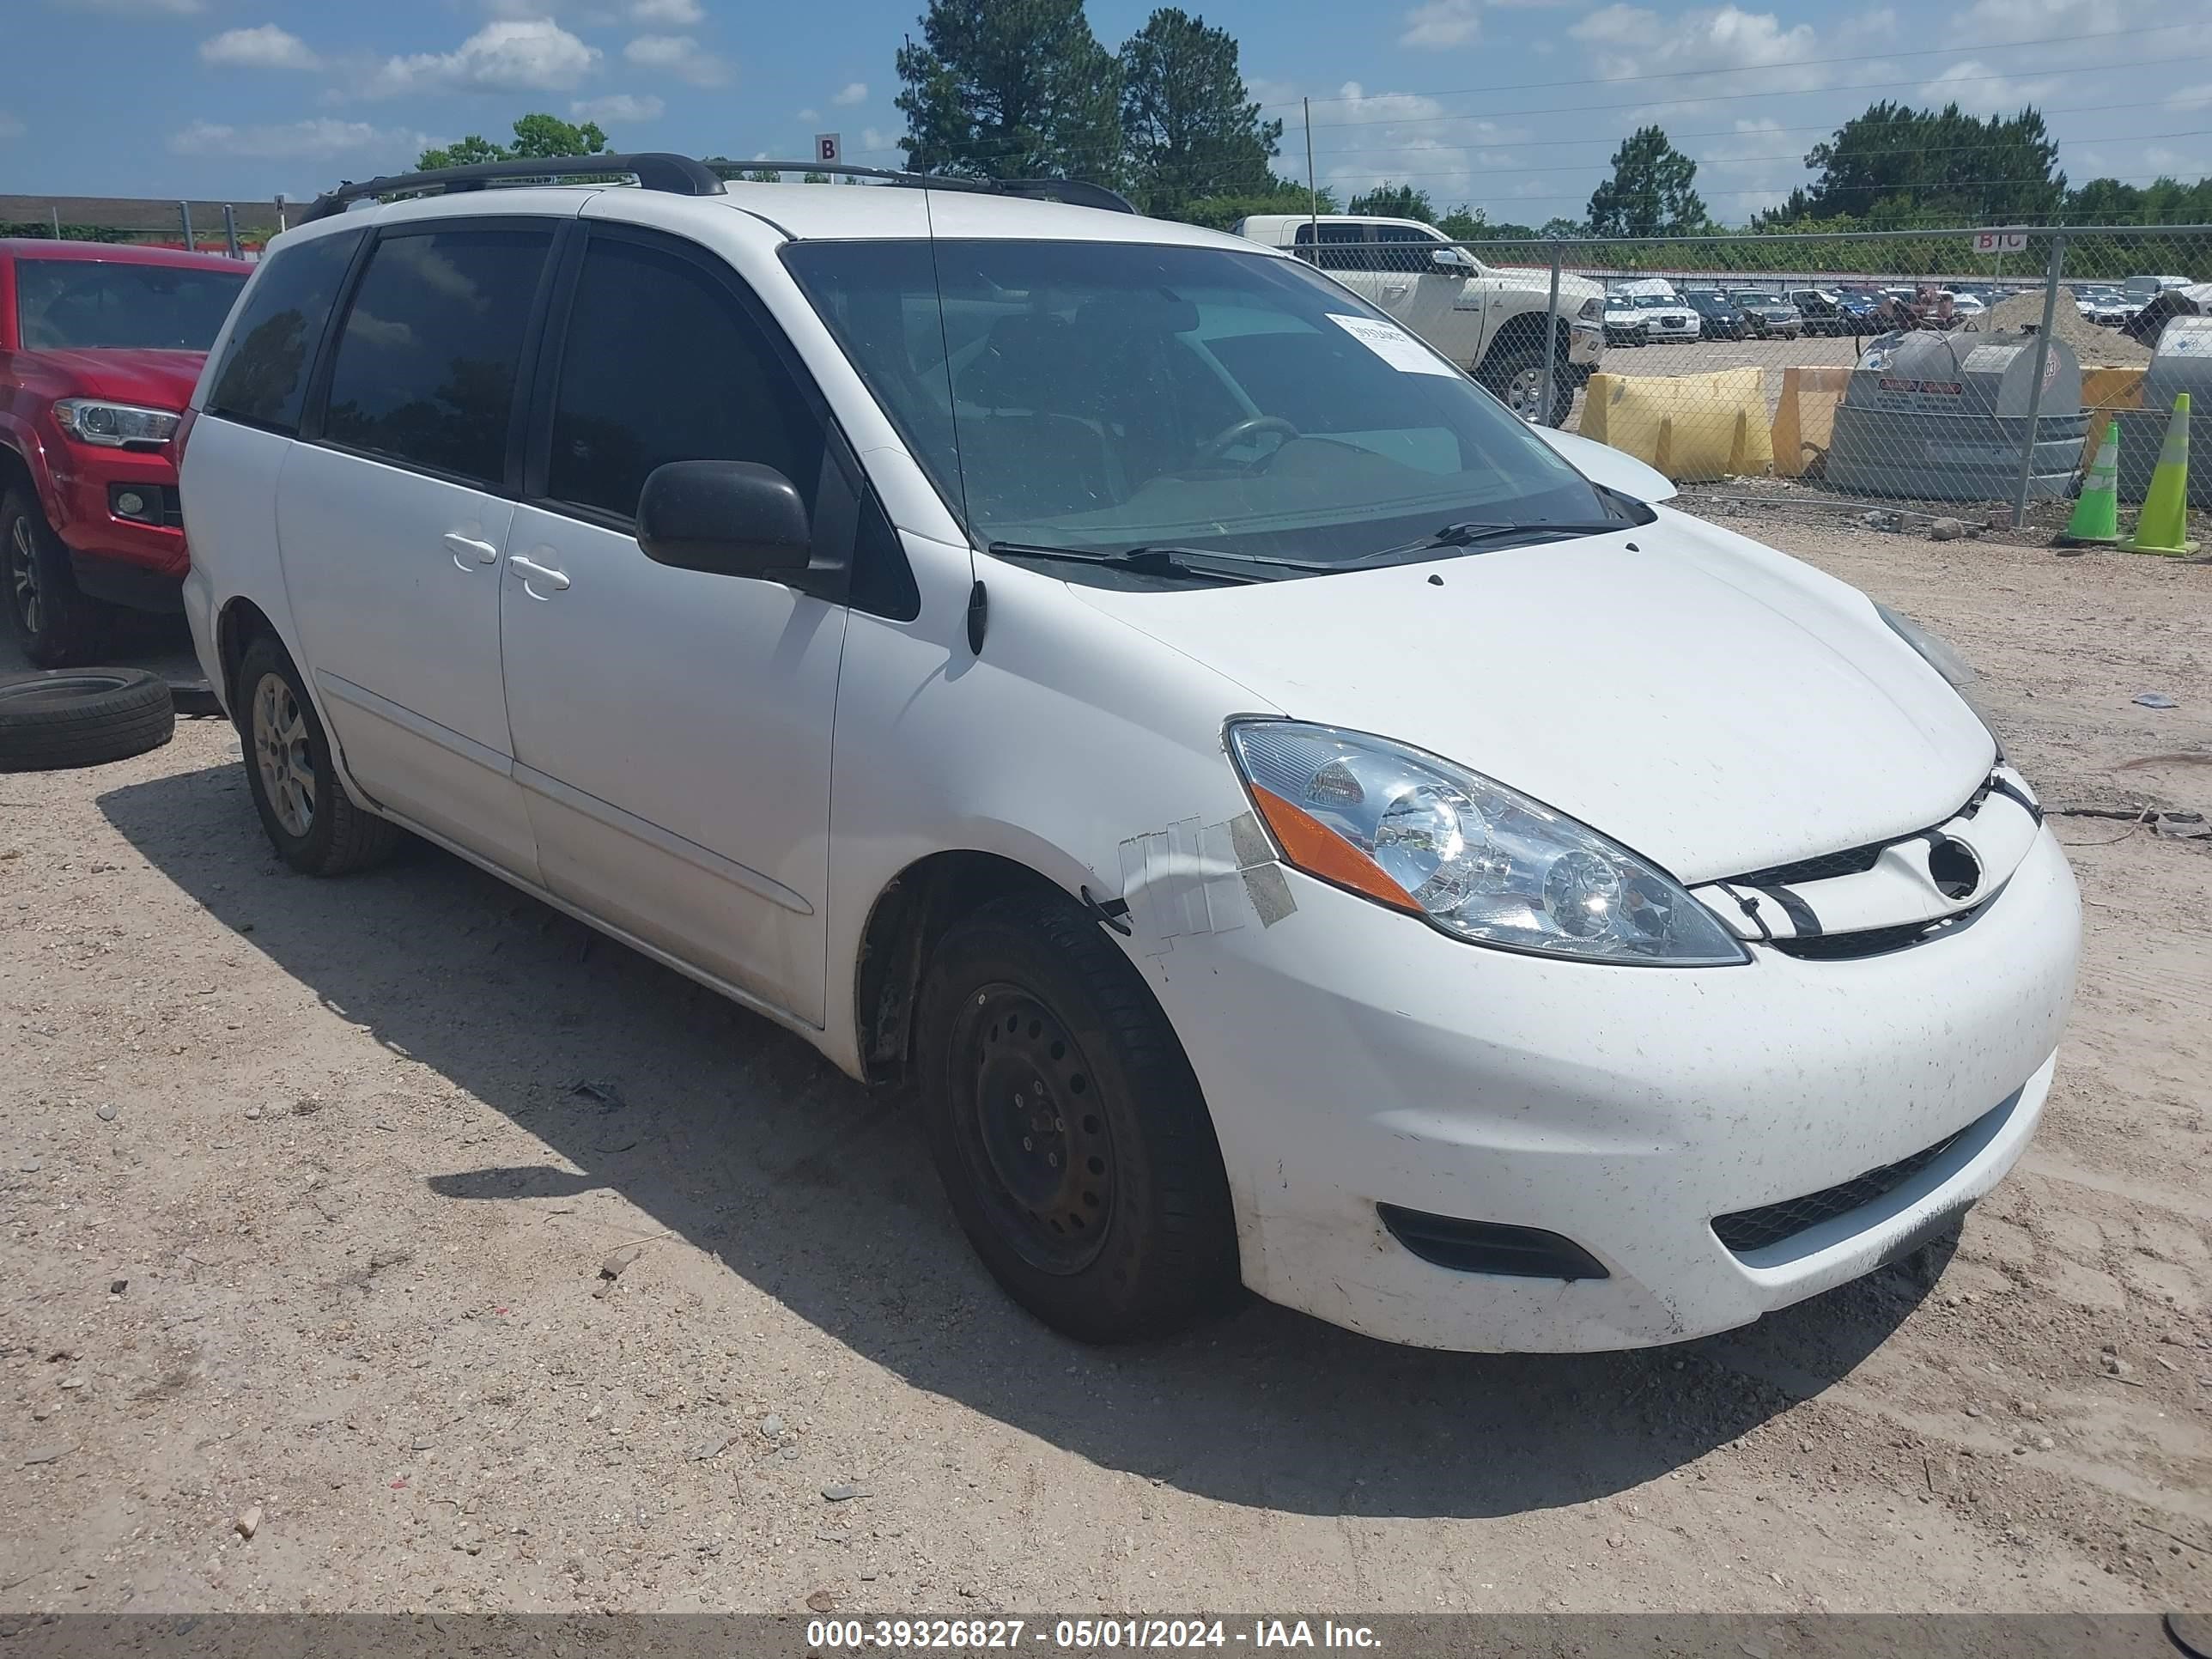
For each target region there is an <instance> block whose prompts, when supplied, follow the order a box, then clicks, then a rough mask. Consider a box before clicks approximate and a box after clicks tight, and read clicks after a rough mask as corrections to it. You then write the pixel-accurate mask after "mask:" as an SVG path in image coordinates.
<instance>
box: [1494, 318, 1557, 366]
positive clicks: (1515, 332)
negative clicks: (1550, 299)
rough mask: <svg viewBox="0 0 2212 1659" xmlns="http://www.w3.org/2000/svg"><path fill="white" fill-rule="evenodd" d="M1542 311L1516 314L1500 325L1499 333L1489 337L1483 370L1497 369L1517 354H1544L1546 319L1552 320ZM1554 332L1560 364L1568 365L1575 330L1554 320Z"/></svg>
mask: <svg viewBox="0 0 2212 1659" xmlns="http://www.w3.org/2000/svg"><path fill="white" fill-rule="evenodd" d="M1550 315H1551V313H1548V312H1547V311H1546V310H1545V309H1544V308H1543V307H1541V306H1537V307H1531V308H1530V309H1528V310H1527V311H1522V312H1516V313H1514V314H1513V315H1512V316H1510V317H1508V318H1507V319H1505V320H1504V322H1503V323H1502V324H1500V325H1498V332H1497V333H1495V334H1493V335H1492V336H1491V337H1490V344H1489V345H1488V346H1487V347H1486V348H1485V349H1484V351H1483V354H1482V363H1481V367H1482V368H1484V369H1490V368H1496V367H1497V366H1498V363H1500V362H1503V361H1504V359H1505V358H1507V357H1509V356H1511V355H1512V354H1513V353H1515V352H1516V351H1532V350H1533V351H1541V350H1542V349H1544V319H1545V318H1546V317H1547V316H1550ZM1552 324H1553V333H1555V334H1556V335H1557V336H1558V337H1559V362H1560V363H1561V364H1563V365H1564V364H1565V362H1566V361H1567V352H1568V349H1569V348H1570V347H1571V346H1572V345H1573V344H1574V328H1573V325H1571V324H1570V323H1569V322H1568V321H1567V319H1565V318H1564V317H1558V316H1553V317H1552Z"/></svg>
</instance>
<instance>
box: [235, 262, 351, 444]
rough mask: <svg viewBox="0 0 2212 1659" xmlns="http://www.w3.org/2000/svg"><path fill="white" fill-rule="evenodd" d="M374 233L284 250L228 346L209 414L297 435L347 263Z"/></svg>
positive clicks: (265, 273)
mask: <svg viewBox="0 0 2212 1659" xmlns="http://www.w3.org/2000/svg"><path fill="white" fill-rule="evenodd" d="M367 234H368V232H367V231H366V230H354V231H343V232H339V233H337V234H332V235H329V236H319V237H317V238H316V239H315V240H313V241H312V242H302V243H300V244H298V245H297V246H292V247H288V248H283V249H280V250H279V251H278V252H276V253H273V254H271V255H270V258H269V264H268V268H267V269H266V270H264V271H263V272H262V273H261V280H260V282H259V283H257V284H256V285H255V287H254V289H253V292H252V295H250V296H249V297H248V298H247V300H246V307H245V309H244V310H243V311H241V312H240V313H239V317H238V325H237V326H236V327H235V328H234V329H232V330H231V331H230V338H229V339H228V340H227V341H225V342H224V343H223V348H222V364H221V365H220V367H218V368H217V369H216V375H215V381H214V385H213V386H212V389H210V392H209V393H208V400H207V410H208V413H210V414H211V415H227V416H230V417H231V418H232V419H234V420H240V421H251V422H253V423H254V424H255V425H256V426H266V427H273V428H276V430H278V431H280V432H293V431H296V430H297V429H298V428H299V425H300V404H301V400H302V399H303V398H305V397H306V396H307V374H308V370H309V368H311V365H310V363H309V362H308V359H309V357H310V356H313V352H314V349H315V346H316V344H317V343H318V342H319V341H320V340H321V338H322V337H323V325H324V324H325V323H326V322H328V321H329V320H330V315H331V306H332V305H333V304H334V303H335V302H336V301H337V297H338V285H339V284H340V283H343V281H344V280H345V273H346V266H347V265H348V264H351V263H352V260H353V255H354V250H355V249H356V248H357V247H359V246H361V239H362V237H363V236H366V235H367Z"/></svg>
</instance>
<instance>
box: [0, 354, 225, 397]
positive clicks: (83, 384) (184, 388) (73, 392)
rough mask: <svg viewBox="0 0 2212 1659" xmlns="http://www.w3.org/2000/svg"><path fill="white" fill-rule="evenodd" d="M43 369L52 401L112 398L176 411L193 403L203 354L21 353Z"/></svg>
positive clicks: (203, 359) (205, 359)
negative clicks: (53, 390)
mask: <svg viewBox="0 0 2212 1659" xmlns="http://www.w3.org/2000/svg"><path fill="white" fill-rule="evenodd" d="M23 355H24V356H26V357H28V358H31V359H33V361H35V362H37V363H38V364H39V366H40V368H44V369H45V370H46V372H47V374H48V375H49V376H50V377H51V383H52V384H53V385H54V386H57V387H59V386H62V385H63V384H64V382H65V383H66V385H67V390H66V391H63V390H57V391H56V392H55V393H54V395H55V396H56V397H77V398H113V399H114V400H115V401H116V402H118V403H124V404H143V405H144V406H145V407H146V408H148V409H173V410H180V409H182V408H184V406H185V404H187V403H189V402H191V396H192V387H193V386H195V385H197V383H198V381H199V378H200V366H201V365H202V364H203V363H204V362H207V353H205V352H204V351H155V350H138V349H131V350H123V349H112V350H108V349H85V350H70V351H57V350H48V351H39V352H28V353H25V354H23Z"/></svg>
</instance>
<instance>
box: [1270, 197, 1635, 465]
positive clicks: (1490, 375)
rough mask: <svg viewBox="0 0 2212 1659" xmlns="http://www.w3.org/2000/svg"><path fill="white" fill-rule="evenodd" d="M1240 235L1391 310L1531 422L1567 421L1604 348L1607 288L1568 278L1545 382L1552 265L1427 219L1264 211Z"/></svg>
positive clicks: (1562, 285)
mask: <svg viewBox="0 0 2212 1659" xmlns="http://www.w3.org/2000/svg"><path fill="white" fill-rule="evenodd" d="M1234 229H1235V231H1236V233H1237V234H1238V235H1239V236H1243V237H1247V238H1249V240H1253V241H1255V242H1264V243H1266V244H1267V246H1270V247H1280V248H1288V249H1290V250H1291V252H1293V253H1295V254H1297V257H1298V258H1302V259H1310V260H1311V261H1312V262H1313V263H1314V264H1316V265H1318V266H1319V267H1320V268H1321V269H1322V270H1326V271H1328V273H1329V274H1330V275H1331V276H1334V277H1335V278H1336V279H1337V281H1339V282H1340V283H1343V284H1344V285H1345V286H1346V288H1348V289H1351V290H1352V292H1353V293H1355V294H1357V295H1359V297H1360V298H1361V299H1363V300H1364V301H1367V302H1368V303H1369V304H1370V305H1372V306H1375V307H1377V308H1379V309H1381V310H1383V311H1386V312H1388V313H1390V315H1391V316H1393V317H1395V318H1396V319H1398V320H1399V321H1400V322H1401V323H1403V324H1405V325H1406V326H1407V327H1408V328H1410V329H1412V330H1413V332H1415V333H1416V334H1418V335H1419V336H1420V337H1422V338H1423V339H1425V340H1426V341H1427V342H1428V343H1430V344H1431V345H1432V346H1434V347H1436V349H1437V350H1439V351H1441V352H1443V354H1444V355H1445V356H1447V357H1449V358H1450V359H1451V360H1452V361H1453V362H1455V363H1457V364H1459V365H1460V366H1461V367H1462V368H1464V369H1466V370H1467V371H1468V373H1469V374H1472V375H1474V378H1475V379H1476V380H1480V381H1481V382H1482V384H1483V385H1485V386H1488V387H1489V388H1490V389H1491V390H1492V392H1496V393H1497V394H1498V397H1500V398H1503V399H1504V401H1505V403H1506V404H1507V405H1508V406H1509V407H1510V408H1511V409H1512V410H1513V411H1514V413H1516V414H1517V415H1519V416H1521V417H1522V419H1523V420H1529V421H1542V422H1545V423H1546V424H1547V425H1550V426H1558V425H1560V424H1561V423H1563V422H1565V420H1566V418H1567V413H1568V410H1570V409H1571V407H1572V406H1573V404H1574V397H1575V388H1576V387H1577V386H1580V385H1581V384H1582V383H1583V381H1585V380H1588V379H1589V376H1590V372H1591V371H1592V370H1593V369H1595V368H1596V367H1597V362H1598V358H1599V356H1601V354H1602V352H1603V351H1604V349H1605V290H1604V289H1602V288H1601V287H1600V286H1599V285H1598V284H1597V283H1593V282H1590V281H1589V280H1588V279H1587V278H1585V277H1581V276H1565V275H1562V276H1560V278H1559V313H1558V315H1557V318H1556V319H1555V321H1554V328H1555V330H1556V334H1557V339H1556V343H1555V344H1554V346H1553V356H1552V383H1551V386H1550V387H1549V393H1550V395H1549V396H1548V397H1547V396H1546V395H1545V393H1546V390H1547V389H1546V387H1545V385H1544V355H1545V345H1544V325H1545V318H1546V316H1547V307H1548V306H1549V302H1550V300H1551V289H1552V276H1551V273H1550V272H1549V271H1548V270H1498V269H1497V268H1495V267H1494V266H1491V265H1486V264H1483V263H1482V262H1481V261H1480V259H1477V258H1474V256H1473V255H1472V254H1470V253H1468V252H1467V251H1466V250H1465V249H1464V248H1460V247H1455V246H1453V245H1452V244H1451V242H1450V241H1449V240H1447V239H1446V238H1445V236H1444V234H1443V232H1442V231H1440V230H1438V229H1437V228H1435V227H1434V226H1433V225H1425V224H1423V223H1421V222H1420V221H1419V220H1418V219H1384V218H1376V217H1370V216H1364V215H1358V214H1335V213H1324V214H1322V215H1321V216H1319V217H1318V218H1316V217H1313V216H1307V215H1302V214H1287V213H1267V214H1257V215H1255V216H1252V217H1250V218H1248V219H1240V220H1238V221H1237V224H1236V225H1235V227H1234Z"/></svg>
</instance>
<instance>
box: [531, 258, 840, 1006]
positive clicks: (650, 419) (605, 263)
mask: <svg viewBox="0 0 2212 1659" xmlns="http://www.w3.org/2000/svg"><path fill="white" fill-rule="evenodd" d="M764 234H765V233H764ZM548 342H549V343H548V349H547V352H546V357H545V367H544V374H545V376H546V377H547V384H549V385H550V387H551V397H550V403H547V404H545V405H544V407H543V409H542V411H541V414H540V416H539V423H540V426H541V428H542V429H541V430H539V431H537V432H534V433H533V435H532V454H531V458H530V462H529V472H528V482H527V483H526V499H525V501H523V503H522V504H521V505H520V507H518V508H517V509H516V512H515V515H514V523H513V527H512V528H511V530H510V531H509V532H508V535H507V544H506V547H507V559H506V563H505V574H504V576H503V578H502V580H501V592H500V605H501V619H502V620H501V638H502V643H503V647H504V652H505V659H506V684H507V716H508V720H509V721H510V722H511V724H512V726H513V733H514V757H515V762H516V777H517V779H518V780H519V781H520V783H521V785H522V787H523V789H524V792H525V794H526V799H527V801H528V805H529V813H530V819H531V823H532V826H533V827H534V829H535V831H536V836H537V843H538V863H539V867H540V869H541V870H542V871H543V872H544V880H545V883H546V885H547V886H548V887H549V888H550V889H551V890H553V891H554V892H556V893H557V894H559V895H561V896H562V897H564V898H567V899H568V900H569V901H571V902H574V903H575V904H577V905H580V906H581V907H582V908H584V909H586V910H587V911H588V912H590V913H591V914H592V915H595V916H598V917H599V918H600V919H602V920H604V921H607V922H609V923H611V925H613V926H614V927H619V928H621V929H622V930H623V931H624V932H625V933H629V934H631V935H632V936H634V937H635V938H637V939H641V940H642V941H643V942H645V943H646V944H648V945H655V946H658V947H659V948H661V949H663V950H665V951H669V952H670V953H671V954H673V955H674V956H676V957H679V958H681V959H682V960H684V962H686V963H690V965H692V966H694V967H696V968H699V969H703V970H705V971H706V972H708V973H709V974H712V975H714V976H715V977H716V978H718V979H720V980H722V981H726V982H727V983H729V984H732V985H733V986H736V987H739V988H740V989H742V990H744V991H745V992H747V993H749V994H751V995H752V996H754V997H756V998H757V999H759V1000H762V1001H764V1002H767V1003H769V1004H771V1005H772V1006H775V1007H777V1008H780V1009H781V1010H784V1011H785V1012H788V1013H790V1014H792V1015H794V1016H796V1017H797V1018H799V1019H801V1020H803V1021H805V1022H806V1023H808V1024H816V1025H818V1024H820V1023H821V1021H822V1018H823V955H824V951H825V949H826V944H825V939H826V935H825V933H824V927H823V915H824V908H825V896H826V889H827V885H828V878H829V853H828V837H829V738H830V727H831V723H832V720H833V719H834V717H835V715H836V699H837V665H838V659H839V656H840V653H841V652H842V648H843V644H844V635H845V610H844V607H843V605H842V604H837V603H832V602H829V601H827V600H824V599H816V598H811V597H810V596H808V595H807V594H805V593H802V592H798V591H796V590H794V589H793V588H790V587H787V586H783V585H782V584H781V583H778V582H773V581H762V580H750V579H746V578H740V577H733V576H722V575H709V574H703V573H702V572H698V571H693V570H678V569H672V568H669V567H668V566H665V565H659V564H655V563H653V562H652V561H651V560H649V559H647V557H646V556H645V555H644V554H643V553H642V552H641V551H640V550H639V548H638V544H637V541H636V539H635V535H634V533H633V532H634V529H635V512H636V507H637V501H638V495H639V491H640V490H641V489H642V487H643V486H644V483H645V480H646V477H647V474H648V473H650V472H651V471H653V469H654V468H655V467H657V466H659V465H662V464H663V463H664V462H667V461H677V460H716V459H721V460H743V461H756V462H760V463H763V464H764V465H769V466H772V467H774V468H775V469H776V470H777V471H780V472H781V473H783V474H784V476H785V477H788V478H789V479H791V480H792V481H793V483H796V484H797V485H798V486H799V490H800V493H801V495H803V496H804V497H805V498H806V499H807V501H808V502H809V505H810V508H811V507H813V506H814V505H815V497H816V495H817V484H818V482H819V479H820V477H821V475H822V470H823V448H824V441H825V439H824V423H823V415H822V414H821V412H820V410H819V408H818V405H817V402H816V400H815V398H813V396H812V393H811V388H803V387H802V386H801V383H800V381H799V378H798V376H797V374H795V373H794V371H793V368H791V366H790V363H789V362H788V360H787V356H786V354H785V352H784V351H783V350H782V349H781V342H780V339H779V337H777V336H776V334H775V331H774V329H773V325H772V324H771V323H770V322H769V320H768V319H767V318H766V316H765V313H763V312H762V310H761V309H760V308H759V307H758V306H757V302H755V301H753V299H752V296H751V295H750V294H748V293H746V292H744V289H743V288H742V286H741V284H739V283H738V281H737V279H736V278H735V277H734V276H733V275H732V273H731V272H730V270H729V269H728V267H727V266H726V264H723V263H722V262H721V261H720V259H718V258H714V257H712V256H709V255H707V254H705V253H704V252H702V251H700V250H698V249H697V248H696V247H693V246H690V245H689V244H686V243H684V242H682V241H679V240H676V239H674V238H672V237H668V236H665V235H661V234H658V233H654V232H647V231H641V230H636V229H633V228H614V227H610V226H605V225H595V226H592V228H590V230H589V233H588V240H587V241H586V244H585V246H584V249H583V252H582V255H581V259H580V265H579V267H578V269H577V271H576V274H575V279H574V299H573V302H572V303H571V304H570V306H569V307H568V314H567V318H566V321H565V324H563V323H562V319H561V318H560V315H559V307H557V306H556V318H555V325H554V327H553V328H550V329H549V331H548Z"/></svg>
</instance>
